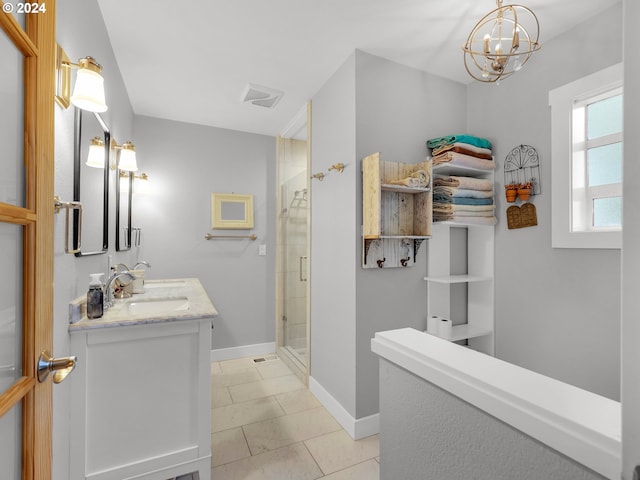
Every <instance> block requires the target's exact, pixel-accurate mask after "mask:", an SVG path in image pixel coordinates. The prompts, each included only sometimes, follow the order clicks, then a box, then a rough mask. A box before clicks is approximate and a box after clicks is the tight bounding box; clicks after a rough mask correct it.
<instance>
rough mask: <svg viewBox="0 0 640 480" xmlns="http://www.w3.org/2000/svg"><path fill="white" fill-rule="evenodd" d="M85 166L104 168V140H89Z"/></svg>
mask: <svg viewBox="0 0 640 480" xmlns="http://www.w3.org/2000/svg"><path fill="white" fill-rule="evenodd" d="M86 165H87V166H88V167H94V168H104V140H102V139H101V138H100V137H93V138H92V139H91V142H90V144H89V155H87V163H86Z"/></svg>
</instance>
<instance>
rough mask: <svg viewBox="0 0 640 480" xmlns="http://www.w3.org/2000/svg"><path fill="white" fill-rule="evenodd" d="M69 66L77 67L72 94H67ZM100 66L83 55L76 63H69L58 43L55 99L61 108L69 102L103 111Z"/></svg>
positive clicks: (69, 81) (102, 87) (104, 105)
mask: <svg viewBox="0 0 640 480" xmlns="http://www.w3.org/2000/svg"><path fill="white" fill-rule="evenodd" d="M71 68H77V69H78V74H77V75H76V83H75V86H74V88H73V94H72V95H71V96H69V91H70V84H71ZM101 72H102V66H101V65H100V64H99V63H98V62H96V61H95V59H94V58H92V57H84V58H81V59H80V60H78V63H71V62H70V61H69V57H67V54H66V53H65V52H64V50H63V49H62V48H61V47H60V45H58V49H57V55H56V82H57V85H56V101H57V102H58V104H59V105H61V106H62V107H63V108H68V107H69V103H72V104H74V105H75V106H76V107H78V108H81V109H83V110H87V111H89V112H105V111H106V110H107V104H106V103H105V97H104V79H103V78H102V75H100V73H101Z"/></svg>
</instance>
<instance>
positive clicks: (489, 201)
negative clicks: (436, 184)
mask: <svg viewBox="0 0 640 480" xmlns="http://www.w3.org/2000/svg"><path fill="white" fill-rule="evenodd" d="M433 203H434V204H435V203H446V204H450V205H493V198H469V197H450V196H448V195H435V194H434V195H433Z"/></svg>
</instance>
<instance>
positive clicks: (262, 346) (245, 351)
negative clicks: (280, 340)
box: [211, 342, 276, 362]
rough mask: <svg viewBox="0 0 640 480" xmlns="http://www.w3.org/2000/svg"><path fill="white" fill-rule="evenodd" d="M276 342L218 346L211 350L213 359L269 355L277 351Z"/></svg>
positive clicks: (215, 360)
mask: <svg viewBox="0 0 640 480" xmlns="http://www.w3.org/2000/svg"><path fill="white" fill-rule="evenodd" d="M275 351H276V342H267V343H256V344H255V345H242V346H240V347H231V348H218V349H217V350H211V361H212V362H219V361H220V360H233V359H234V358H243V357H252V356H254V355H268V354H271V353H275Z"/></svg>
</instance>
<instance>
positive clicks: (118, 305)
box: [69, 278, 218, 333]
mask: <svg viewBox="0 0 640 480" xmlns="http://www.w3.org/2000/svg"><path fill="white" fill-rule="evenodd" d="M171 299H187V300H188V302H187V303H185V305H186V306H183V307H181V308H180V309H176V310H167V311H163V312H162V313H158V312H151V313H145V312H141V313H134V314H132V313H130V304H132V303H135V302H139V303H145V302H146V303H152V302H154V301H158V300H171ZM187 305H188V306H187ZM217 315H218V311H217V310H216V308H215V306H214V305H213V303H212V302H211V300H210V299H209V296H208V295H207V292H206V291H205V289H204V288H203V286H202V284H201V283H200V280H198V279H197V278H173V279H162V280H145V293H139V294H133V295H132V296H131V297H130V298H123V299H116V300H115V302H114V305H113V306H112V307H111V308H109V309H107V310H105V312H104V315H103V316H102V318H96V319H88V318H87V317H86V297H85V296H83V297H80V298H78V299H76V300H73V301H72V302H70V304H69V317H70V324H69V332H70V333H74V332H80V331H85V330H92V329H99V328H113V327H121V326H131V325H145V324H157V323H167V322H175V321H184V320H194V319H198V318H213V317H216V316H217Z"/></svg>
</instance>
